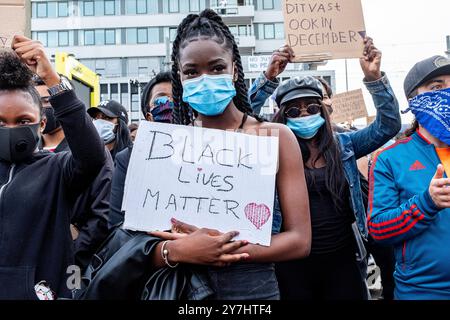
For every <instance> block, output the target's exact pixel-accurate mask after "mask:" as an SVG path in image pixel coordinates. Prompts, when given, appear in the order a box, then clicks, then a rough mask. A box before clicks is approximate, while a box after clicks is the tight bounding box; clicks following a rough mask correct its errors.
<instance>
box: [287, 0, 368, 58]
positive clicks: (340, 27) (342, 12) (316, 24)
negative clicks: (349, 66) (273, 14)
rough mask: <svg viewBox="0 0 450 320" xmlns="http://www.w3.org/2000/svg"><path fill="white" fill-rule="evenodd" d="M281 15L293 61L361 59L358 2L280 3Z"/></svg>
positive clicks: (361, 24)
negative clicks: (293, 53)
mask: <svg viewBox="0 0 450 320" xmlns="http://www.w3.org/2000/svg"><path fill="white" fill-rule="evenodd" d="M283 15H284V29H285V35H286V42H287V44H289V45H290V46H291V47H292V49H293V50H294V52H295V55H296V57H295V61H297V62H301V61H322V60H331V59H345V58H360V57H362V55H363V50H364V42H363V39H364V37H365V35H366V32H365V30H366V28H365V25H364V16H363V10H362V5H361V0H335V1H320V0H319V1H318V0H283Z"/></svg>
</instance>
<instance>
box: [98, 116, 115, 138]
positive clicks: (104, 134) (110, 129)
mask: <svg viewBox="0 0 450 320" xmlns="http://www.w3.org/2000/svg"><path fill="white" fill-rule="evenodd" d="M94 126H95V129H97V132H98V134H99V136H100V138H102V139H103V142H104V143H105V144H108V143H111V142H113V141H114V140H116V134H115V133H114V128H115V127H116V125H115V124H114V123H111V122H109V121H106V120H103V119H97V120H94Z"/></svg>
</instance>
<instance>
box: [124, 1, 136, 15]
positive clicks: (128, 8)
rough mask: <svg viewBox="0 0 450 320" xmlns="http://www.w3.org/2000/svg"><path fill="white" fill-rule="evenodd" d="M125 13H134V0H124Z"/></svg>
mask: <svg viewBox="0 0 450 320" xmlns="http://www.w3.org/2000/svg"><path fill="white" fill-rule="evenodd" d="M125 13H126V14H136V0H125Z"/></svg>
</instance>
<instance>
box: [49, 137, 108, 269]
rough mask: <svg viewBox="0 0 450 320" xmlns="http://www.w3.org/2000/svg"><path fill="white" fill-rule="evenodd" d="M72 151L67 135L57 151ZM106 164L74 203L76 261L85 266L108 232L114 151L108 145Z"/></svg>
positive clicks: (83, 267)
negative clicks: (110, 150)
mask: <svg viewBox="0 0 450 320" xmlns="http://www.w3.org/2000/svg"><path fill="white" fill-rule="evenodd" d="M65 151H68V152H70V148H69V145H68V143H67V140H66V139H64V140H63V141H62V142H61V143H60V144H59V145H58V147H57V148H56V149H55V151H54V152H55V153H59V152H65ZM105 157H106V161H105V165H104V166H103V167H102V169H101V170H100V172H99V174H98V175H97V177H96V178H95V180H94V181H93V182H92V184H91V185H90V186H89V188H88V189H87V190H86V191H85V192H83V193H82V194H81V195H80V197H79V198H78V199H77V200H76V203H75V205H74V206H73V215H72V221H71V222H72V224H73V225H75V227H76V228H77V229H78V232H79V235H78V238H77V239H76V240H75V241H74V245H75V264H77V265H78V266H79V267H80V268H81V269H82V270H84V269H85V268H86V267H87V265H88V264H89V262H90V261H91V258H92V256H93V255H94V253H95V252H96V251H97V249H98V248H99V247H100V245H101V244H102V243H103V241H104V240H105V239H106V237H107V236H108V213H109V197H110V193H111V180H112V174H113V166H114V163H113V160H112V157H111V153H110V152H109V151H108V150H107V149H106V148H105Z"/></svg>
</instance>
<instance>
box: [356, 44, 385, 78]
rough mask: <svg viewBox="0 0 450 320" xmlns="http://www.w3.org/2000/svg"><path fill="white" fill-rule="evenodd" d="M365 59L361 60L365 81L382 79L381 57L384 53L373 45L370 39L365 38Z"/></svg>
mask: <svg viewBox="0 0 450 320" xmlns="http://www.w3.org/2000/svg"><path fill="white" fill-rule="evenodd" d="M363 54H364V57H363V58H361V59H360V60H359V61H360V64H361V68H362V70H363V72H364V76H365V81H368V82H372V81H376V80H378V79H380V78H381V77H382V74H381V57H382V53H381V51H380V50H378V49H377V48H376V47H375V45H374V44H373V39H372V38H370V37H365V38H364V53H363Z"/></svg>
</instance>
